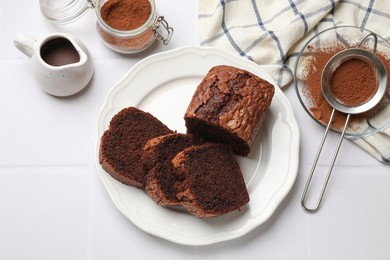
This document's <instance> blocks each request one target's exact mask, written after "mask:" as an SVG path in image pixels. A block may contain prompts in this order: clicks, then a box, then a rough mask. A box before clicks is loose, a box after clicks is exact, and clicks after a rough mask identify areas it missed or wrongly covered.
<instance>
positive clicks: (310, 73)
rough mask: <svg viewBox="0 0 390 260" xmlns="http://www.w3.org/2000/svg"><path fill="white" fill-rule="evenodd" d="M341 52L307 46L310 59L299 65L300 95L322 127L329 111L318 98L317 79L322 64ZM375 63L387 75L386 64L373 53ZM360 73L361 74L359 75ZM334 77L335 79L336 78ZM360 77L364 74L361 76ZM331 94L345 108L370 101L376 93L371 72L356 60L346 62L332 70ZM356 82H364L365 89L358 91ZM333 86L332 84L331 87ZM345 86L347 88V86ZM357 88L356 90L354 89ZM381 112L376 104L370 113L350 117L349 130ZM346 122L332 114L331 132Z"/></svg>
mask: <svg viewBox="0 0 390 260" xmlns="http://www.w3.org/2000/svg"><path fill="white" fill-rule="evenodd" d="M344 49H345V46H337V45H334V46H328V47H323V48H321V49H316V48H314V47H311V46H308V51H309V52H310V55H309V56H310V58H307V59H306V60H305V61H304V64H303V67H304V68H303V70H304V78H303V79H302V83H303V88H302V91H303V95H304V96H305V98H306V99H307V100H308V101H309V102H310V103H311V104H310V106H309V109H310V112H311V113H312V115H313V116H314V117H315V118H316V119H317V120H318V121H320V122H321V123H322V124H324V125H327V124H328V122H329V118H330V115H331V113H332V110H333V107H332V106H331V105H329V103H328V102H327V101H326V99H325V97H324V96H323V94H322V87H321V76H322V71H323V70H324V68H325V65H326V63H327V62H328V61H329V60H330V59H331V58H332V57H333V56H334V55H335V54H337V53H338V52H340V51H342V50H344ZM375 54H376V55H377V56H378V58H379V59H381V60H382V62H383V63H384V65H385V67H386V70H387V71H388V72H390V60H389V58H388V57H386V56H385V55H383V54H382V53H379V52H376V53H375ZM361 69H363V70H364V72H362V71H361ZM337 74H338V76H337ZM362 74H364V75H363V76H362ZM332 78H333V80H336V82H333V87H332V88H333V91H334V92H336V93H335V95H336V97H338V98H339V101H341V102H343V103H344V104H346V105H353V106H355V105H360V104H362V103H364V102H365V101H367V100H368V99H370V97H371V96H372V95H373V94H374V93H375V91H376V77H375V74H374V71H373V69H372V68H371V67H370V66H369V65H368V64H367V63H365V62H363V61H360V60H355V59H353V60H350V61H349V62H348V61H346V62H345V64H344V66H341V65H340V67H339V68H338V69H336V71H335V72H334V74H333V77H332ZM359 81H362V82H364V84H367V86H365V87H363V88H361V87H360V83H361V82H360V83H359ZM335 83H336V84H335ZM347 83H348V84H347ZM389 83H390V73H388V89H390V87H389V86H390V84H389ZM357 84H359V86H358V87H357V86H356V85H357ZM382 108H383V102H380V103H379V104H378V105H377V106H375V107H374V108H372V109H371V110H369V111H367V112H364V113H361V114H357V115H352V116H351V120H350V124H349V126H352V127H353V125H354V124H359V122H361V121H362V120H365V119H370V118H371V117H373V116H375V115H376V114H377V113H378V112H379V111H380V110H381V109H382ZM345 120H346V115H345V114H344V113H342V112H339V111H337V110H336V111H335V114H334V117H333V121H332V124H331V126H332V128H333V129H336V130H340V129H341V128H342V127H343V126H344V124H345Z"/></svg>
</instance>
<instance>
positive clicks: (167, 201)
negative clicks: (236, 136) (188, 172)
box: [142, 133, 205, 206]
mask: <svg viewBox="0 0 390 260" xmlns="http://www.w3.org/2000/svg"><path fill="white" fill-rule="evenodd" d="M203 143H205V141H204V140H203V139H202V138H200V137H197V136H195V135H191V134H181V133H174V134H168V135H164V136H159V137H156V138H153V139H151V140H149V141H148V142H147V143H146V144H145V146H144V151H143V154H142V159H143V161H144V165H145V170H146V171H147V172H148V173H147V175H146V183H145V190H146V191H147V193H148V195H149V196H150V197H151V198H152V199H153V200H154V201H155V202H156V203H158V204H160V205H162V206H178V205H181V204H180V202H179V200H178V199H177V198H176V192H177V191H176V183H177V181H178V180H179V178H178V177H179V176H178V174H177V173H176V169H175V168H174V167H173V165H172V159H173V158H174V157H175V156H176V154H177V153H179V152H181V151H182V150H184V149H185V148H188V147H190V146H193V145H199V144H203Z"/></svg>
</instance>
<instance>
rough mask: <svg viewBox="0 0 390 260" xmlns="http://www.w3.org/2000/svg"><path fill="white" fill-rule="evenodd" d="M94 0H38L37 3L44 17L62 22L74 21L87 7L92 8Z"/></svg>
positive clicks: (54, 21)
mask: <svg viewBox="0 0 390 260" xmlns="http://www.w3.org/2000/svg"><path fill="white" fill-rule="evenodd" d="M94 2H95V0H66V1H64V0H39V5H40V8H41V12H42V14H43V16H45V17H46V19H48V20H49V21H51V22H53V23H58V24H64V23H69V22H72V21H74V20H75V19H76V18H78V17H80V15H82V14H83V13H84V12H85V10H87V9H88V8H93V6H94Z"/></svg>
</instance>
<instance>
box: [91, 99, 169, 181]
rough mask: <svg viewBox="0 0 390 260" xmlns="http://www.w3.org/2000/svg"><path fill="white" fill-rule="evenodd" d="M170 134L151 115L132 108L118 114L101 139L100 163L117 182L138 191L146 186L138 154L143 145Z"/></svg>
mask: <svg viewBox="0 0 390 260" xmlns="http://www.w3.org/2000/svg"><path fill="white" fill-rule="evenodd" d="M169 133H173V132H172V130H170V129H169V128H168V127H167V126H166V125H164V124H163V123H162V122H160V121H159V120H158V119H157V118H155V117H154V116H152V115H151V114H149V113H147V112H144V111H142V110H139V109H138V108H135V107H128V108H125V109H123V110H121V111H120V112H118V113H117V114H116V115H115V116H114V117H113V118H112V119H111V121H110V125H109V129H108V130H106V131H105V132H104V134H103V136H102V137H101V140H100V151H99V161H100V164H101V165H102V167H103V169H104V170H105V171H106V172H108V173H109V174H110V175H111V176H112V177H113V178H115V179H116V180H118V181H120V182H122V183H124V184H127V185H132V186H135V187H138V188H143V187H144V186H145V175H146V173H147V172H146V171H145V169H144V165H143V162H142V160H141V155H142V151H143V147H144V145H145V143H146V142H147V141H148V140H149V139H151V138H154V137H157V136H160V135H166V134H169Z"/></svg>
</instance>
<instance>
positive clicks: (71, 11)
mask: <svg viewBox="0 0 390 260" xmlns="http://www.w3.org/2000/svg"><path fill="white" fill-rule="evenodd" d="M107 1H108V0H67V1H63V0H62V1H61V0H40V1H39V4H40V8H41V12H42V14H43V15H44V16H45V17H46V18H47V19H48V20H49V21H51V22H53V23H59V24H64V23H69V22H72V21H74V20H75V19H76V18H78V17H80V16H81V15H82V14H83V13H85V11H86V10H87V9H91V8H93V9H95V13H96V17H97V22H96V28H97V32H98V34H99V36H100V38H101V39H102V40H103V42H104V43H105V45H107V46H108V47H109V48H111V49H112V50H114V51H116V52H119V53H125V54H131V53H138V52H140V51H143V50H145V49H147V48H148V47H149V46H150V45H152V43H153V42H154V41H155V40H156V39H158V40H160V41H162V42H163V44H164V45H167V44H168V43H169V41H170V40H171V37H172V34H173V28H172V27H170V26H169V25H168V23H167V21H166V20H165V19H164V17H163V16H159V15H158V14H157V11H156V5H155V2H154V0H148V1H149V3H150V6H151V12H150V15H149V18H148V19H147V20H146V22H145V23H144V24H143V25H141V26H139V27H138V28H135V29H132V30H128V31H125V30H118V29H115V28H112V27H111V26H109V25H108V24H107V23H106V22H105V21H104V19H103V18H102V15H101V8H102V6H103V5H104V4H105V3H106V2H107Z"/></svg>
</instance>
